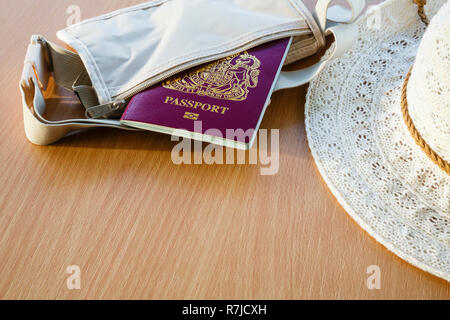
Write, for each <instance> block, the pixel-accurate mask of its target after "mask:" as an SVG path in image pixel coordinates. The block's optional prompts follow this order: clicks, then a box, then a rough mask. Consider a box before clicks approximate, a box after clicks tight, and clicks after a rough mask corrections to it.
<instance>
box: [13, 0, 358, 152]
mask: <svg viewBox="0 0 450 320" xmlns="http://www.w3.org/2000/svg"><path fill="white" fill-rule="evenodd" d="M348 3H349V7H350V9H351V10H343V9H342V8H341V7H339V8H337V7H334V8H330V10H328V6H329V4H330V1H329V0H319V2H318V4H317V7H316V12H315V13H310V12H309V11H308V10H307V9H306V7H305V6H304V4H303V3H302V1H300V0H154V1H151V2H146V3H143V4H140V5H137V6H133V7H130V8H125V9H121V10H118V11H115V12H112V13H109V14H106V15H103V16H99V17H96V18H93V19H89V20H86V21H83V22H81V23H79V24H76V25H73V26H71V27H68V28H67V29H64V30H61V31H59V32H58V34H57V36H58V38H59V39H61V40H62V41H64V42H65V43H67V44H68V45H69V46H70V47H72V48H73V49H74V50H75V52H72V51H68V50H66V49H63V48H61V47H59V46H57V45H55V44H53V43H50V42H49V41H47V40H46V39H45V38H44V37H42V36H33V37H32V40H31V44H30V46H29V49H28V53H27V57H26V59H25V67H24V72H23V76H22V81H21V90H22V96H23V112H24V121H25V131H26V134H27V137H28V139H29V140H30V141H31V142H33V143H35V144H40V145H45V144H50V143H53V142H55V141H57V140H59V139H60V138H62V137H63V136H65V135H66V134H67V133H69V132H71V131H74V130H78V129H83V128H88V127H98V126H106V127H115V128H120V129H128V130H134V129H132V128H128V127H126V126H123V125H121V124H120V122H119V121H118V120H117V119H115V118H117V116H118V115H120V114H121V112H123V110H124V107H125V106H126V103H127V101H128V100H129V99H130V98H131V97H133V96H134V95H135V94H137V93H139V92H141V91H143V90H145V89H147V88H149V87H150V86H152V85H154V84H156V83H159V82H161V81H163V80H165V79H167V78H169V77H170V76H172V75H175V74H177V73H179V72H181V71H184V70H187V69H189V68H191V67H194V66H197V65H200V64H203V63H206V62H210V61H214V60H217V59H220V58H223V57H227V56H229V55H232V54H235V53H238V52H242V51H244V50H247V49H250V48H252V47H255V46H258V45H260V44H263V43H266V42H269V41H272V40H276V39H281V38H286V37H292V38H293V41H292V45H291V48H290V51H289V53H288V56H287V58H286V64H289V63H292V62H294V61H297V60H300V59H302V58H305V57H307V56H310V55H312V54H314V53H316V52H317V51H318V50H319V49H320V48H321V47H323V46H324V43H325V41H324V36H325V34H327V33H333V34H334V36H335V40H336V41H335V43H336V49H335V53H336V55H339V54H341V53H342V52H344V51H346V50H348V48H349V47H350V46H351V44H352V42H353V40H354V38H355V36H356V34H357V32H355V30H354V28H352V25H351V24H335V25H333V26H332V27H330V28H328V29H327V25H326V23H327V10H328V11H329V13H333V12H335V13H337V16H335V17H334V18H333V20H335V21H336V20H338V21H340V20H343V21H341V22H347V23H349V22H352V21H353V20H354V18H355V17H356V16H357V15H358V14H359V13H360V12H361V11H362V9H363V8H364V0H348ZM326 59H327V60H328V59H330V57H327V58H326ZM325 62H326V61H325V60H323V61H321V62H320V63H319V64H317V65H315V66H313V67H311V68H308V69H306V70H301V71H296V72H290V73H285V72H283V73H282V74H281V76H280V78H279V80H278V83H277V86H276V90H279V89H283V88H288V87H294V86H298V85H301V84H303V83H305V82H307V81H309V80H310V79H311V78H312V77H313V76H314V75H316V74H317V73H318V72H319V71H320V70H321V68H322V67H323V65H324V63H325ZM51 76H53V77H54V79H55V82H56V83H57V84H58V85H61V86H63V87H65V88H67V89H69V90H72V91H74V92H75V93H76V94H77V95H78V97H79V98H80V100H81V102H82V104H83V105H84V107H85V108H86V118H83V119H71V120H65V121H48V120H46V119H45V117H44V113H45V109H46V101H45V99H44V95H43V91H44V90H45V89H46V87H47V83H48V80H49V77H51Z"/></svg>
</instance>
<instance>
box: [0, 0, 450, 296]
mask: <svg viewBox="0 0 450 320" xmlns="http://www.w3.org/2000/svg"><path fill="white" fill-rule="evenodd" d="M139 2H141V1H137V0H108V1H106V0H102V1H89V0H76V1H75V0H58V1H54V0H39V1H37V0H33V1H29V0H18V1H1V2H0V20H1V21H2V28H1V30H0V39H1V43H2V45H1V46H0V61H1V64H0V75H1V77H0V97H1V110H2V116H3V119H4V120H3V121H2V123H3V125H2V127H3V129H2V131H1V132H0V166H1V175H0V190H1V192H0V298H7V299H16V298H25V299H35V298H40V299H80V298H83V299H84V298H89V299H116V298H117V299H130V298H134V299H309V298H313V299H334V298H339V299H341V298H350V299H366V298H368V299H372V298H375V299H381V298H387V299H390V298H398V299H403V298H410V299H429V298H433V299H448V298H449V297H450V286H449V285H448V283H447V282H446V281H444V280H441V279H439V278H436V277H434V276H432V275H429V274H427V273H425V272H423V271H421V270H419V269H417V268H415V267H413V266H411V265H409V264H408V263H406V262H404V261H402V260H401V259H400V258H398V257H397V256H395V255H394V254H392V253H390V252H389V251H388V250H386V249H385V248H384V247H383V246H382V245H380V244H378V243H377V242H376V241H375V240H374V239H373V238H371V237H370V236H369V235H368V234H367V233H366V232H365V231H364V230H363V229H361V228H360V227H359V226H358V225H357V224H356V223H355V222H354V221H353V220H352V219H351V218H350V216H349V215H347V214H346V212H345V211H344V210H343V209H342V208H341V207H340V206H339V204H338V203H337V201H336V200H335V199H334V198H333V196H332V194H331V193H330V192H329V190H328V189H327V186H326V185H325V183H324V182H323V180H322V178H321V177H320V175H319V173H318V170H317V169H316V167H315V164H314V162H313V160H312V157H311V154H310V151H309V149H308V145H307V141H306V137H305V127H304V121H303V120H304V115H303V111H304V102H305V93H306V89H307V88H306V87H301V88H297V89H292V90H286V91H282V92H278V93H276V94H275V95H274V96H273V99H272V104H271V105H270V106H269V108H268V110H267V113H266V116H265V118H264V121H263V123H262V126H261V128H279V129H280V168H279V172H278V174H276V175H273V176H262V175H260V171H259V169H260V166H259V165H206V164H203V165H181V166H177V165H175V164H173V163H172V161H171V150H172V148H173V146H174V145H175V144H176V142H171V141H170V137H169V136H164V135H161V134H155V133H150V132H147V133H146V132H122V131H117V130H113V129H111V130H110V129H96V130H91V131H88V132H83V133H80V134H78V135H74V136H71V137H69V138H65V139H64V140H62V141H60V142H58V143H56V144H54V145H52V146H47V147H39V146H35V145H32V144H31V143H29V142H28V141H27V139H26V137H25V134H24V130H23V120H22V111H21V99H20V93H19V89H18V83H19V79H20V74H21V70H22V66H23V59H24V56H25V52H26V47H27V44H28V42H29V38H30V36H31V34H43V35H45V36H47V37H48V39H50V40H53V41H56V36H55V32H56V31H57V30H59V29H62V28H63V27H65V25H66V20H67V18H68V14H67V13H66V10H67V8H68V7H69V5H72V4H76V5H79V7H80V8H81V15H82V18H83V19H84V18H88V17H92V16H96V15H99V14H102V13H106V12H109V11H111V10H113V9H117V8H120V7H124V6H128V5H132V4H136V3H139ZM373 2H374V1H372V3H373ZM309 4H310V5H311V1H309ZM70 265H77V266H79V267H80V271H81V289H80V290H69V289H68V288H67V286H66V279H67V278H68V276H69V275H68V274H67V273H66V268H67V267H68V266H70ZM370 265H378V266H379V267H380V269H381V289H379V290H369V289H368V288H367V286H366V281H367V278H368V277H369V274H367V268H368V266H370Z"/></svg>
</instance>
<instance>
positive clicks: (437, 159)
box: [401, 0, 450, 175]
mask: <svg viewBox="0 0 450 320" xmlns="http://www.w3.org/2000/svg"><path fill="white" fill-rule="evenodd" d="M426 2H427V1H426V0H414V3H416V5H417V14H418V15H419V17H420V19H421V20H422V22H423V23H424V24H425V25H426V26H428V25H429V20H428V17H427V16H426V14H425V11H424V6H425V5H426ZM412 68H413V67H411V69H409V72H408V74H407V75H406V77H405V81H404V82H403V87H402V96H401V105H402V115H403V120H404V121H405V123H406V126H407V127H408V130H409V132H410V133H411V135H412V136H413V138H414V140H415V141H416V143H417V145H419V146H420V148H421V149H422V151H424V152H425V154H426V155H427V156H428V157H429V158H430V159H431V160H432V161H433V162H434V163H435V164H437V165H438V166H439V168H441V169H442V170H444V171H445V172H446V173H447V174H448V175H450V163H448V162H447V161H445V160H444V159H443V158H442V157H441V156H440V155H439V154H437V153H436V152H435V151H434V150H433V149H432V148H431V147H430V145H429V144H428V143H427V142H426V141H425V139H423V137H422V135H421V134H420V133H419V131H418V130H417V128H416V127H415V125H414V122H413V120H412V119H411V116H410V114H409V112H408V100H407V87H408V82H409V79H410V77H411V73H412Z"/></svg>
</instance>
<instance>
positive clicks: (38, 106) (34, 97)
mask: <svg viewBox="0 0 450 320" xmlns="http://www.w3.org/2000/svg"><path fill="white" fill-rule="evenodd" d="M47 45H48V42H47V41H45V39H44V38H42V37H41V36H36V35H35V36H32V38H31V44H30V45H29V46H28V50H27V55H26V58H25V65H24V69H23V72H22V77H21V81H20V91H21V94H22V105H23V117H24V126H25V133H26V136H27V138H28V140H30V141H31V142H32V143H34V144H37V145H48V144H51V143H53V142H56V141H58V140H59V139H61V138H62V137H64V136H65V135H67V134H68V133H69V132H72V131H76V130H80V129H87V128H93V127H109V128H119V129H125V130H134V131H137V130H138V129H134V128H131V127H126V126H123V125H121V124H120V122H119V121H118V120H110V119H70V120H62V121H49V120H47V119H45V118H44V114H45V110H46V101H45V98H44V94H43V92H44V91H45V90H46V89H47V85H48V80H49V77H50V72H52V71H54V76H55V81H56V82H57V83H58V84H59V85H61V86H63V87H65V88H67V89H70V90H72V88H71V87H72V85H73V83H72V84H71V82H72V81H73V79H76V80H78V81H80V82H82V81H81V76H80V74H79V73H78V72H79V71H80V70H82V69H81V68H80V66H79V61H77V56H78V55H76V54H71V52H70V51H68V52H67V50H65V49H62V50H65V51H59V49H58V48H57V47H53V46H52V50H53V51H51V53H50V54H48V48H47ZM55 48H56V50H55ZM55 52H56V54H54V53H55ZM59 54H61V56H59ZM55 57H56V58H55ZM51 59H52V60H53V61H51ZM83 68H84V67H83ZM58 70H59V71H58ZM61 70H64V72H62V71H61ZM74 75H77V76H76V77H75V76H74ZM72 77H73V78H72ZM83 85H86V86H88V85H87V84H83ZM78 94H80V93H79V92H78ZM85 101H87V100H85Z"/></svg>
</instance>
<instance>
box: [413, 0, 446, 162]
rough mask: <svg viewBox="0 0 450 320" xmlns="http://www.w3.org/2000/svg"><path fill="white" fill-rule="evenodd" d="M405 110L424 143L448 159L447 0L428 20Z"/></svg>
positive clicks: (414, 67)
mask: <svg viewBox="0 0 450 320" xmlns="http://www.w3.org/2000/svg"><path fill="white" fill-rule="evenodd" d="M407 101H408V111H409V114H410V117H411V119H412V122H413V123H414V126H415V128H416V129H417V131H418V132H419V134H420V135H421V137H422V138H423V139H424V140H425V142H426V143H427V144H428V145H429V146H430V147H431V148H432V149H433V150H434V151H435V152H436V153H437V154H438V155H439V156H440V157H442V158H443V159H444V160H445V161H447V162H449V161H450V2H447V3H446V4H444V5H443V7H442V8H441V9H440V10H439V12H438V13H437V14H436V15H435V16H434V17H433V19H432V20H431V22H430V24H429V26H428V28H427V30H426V32H425V34H424V36H423V39H422V41H421V43H420V46H419V49H418V53H417V56H416V60H415V63H414V66H413V68H412V72H411V77H410V79H409V82H408V86H407Z"/></svg>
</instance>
